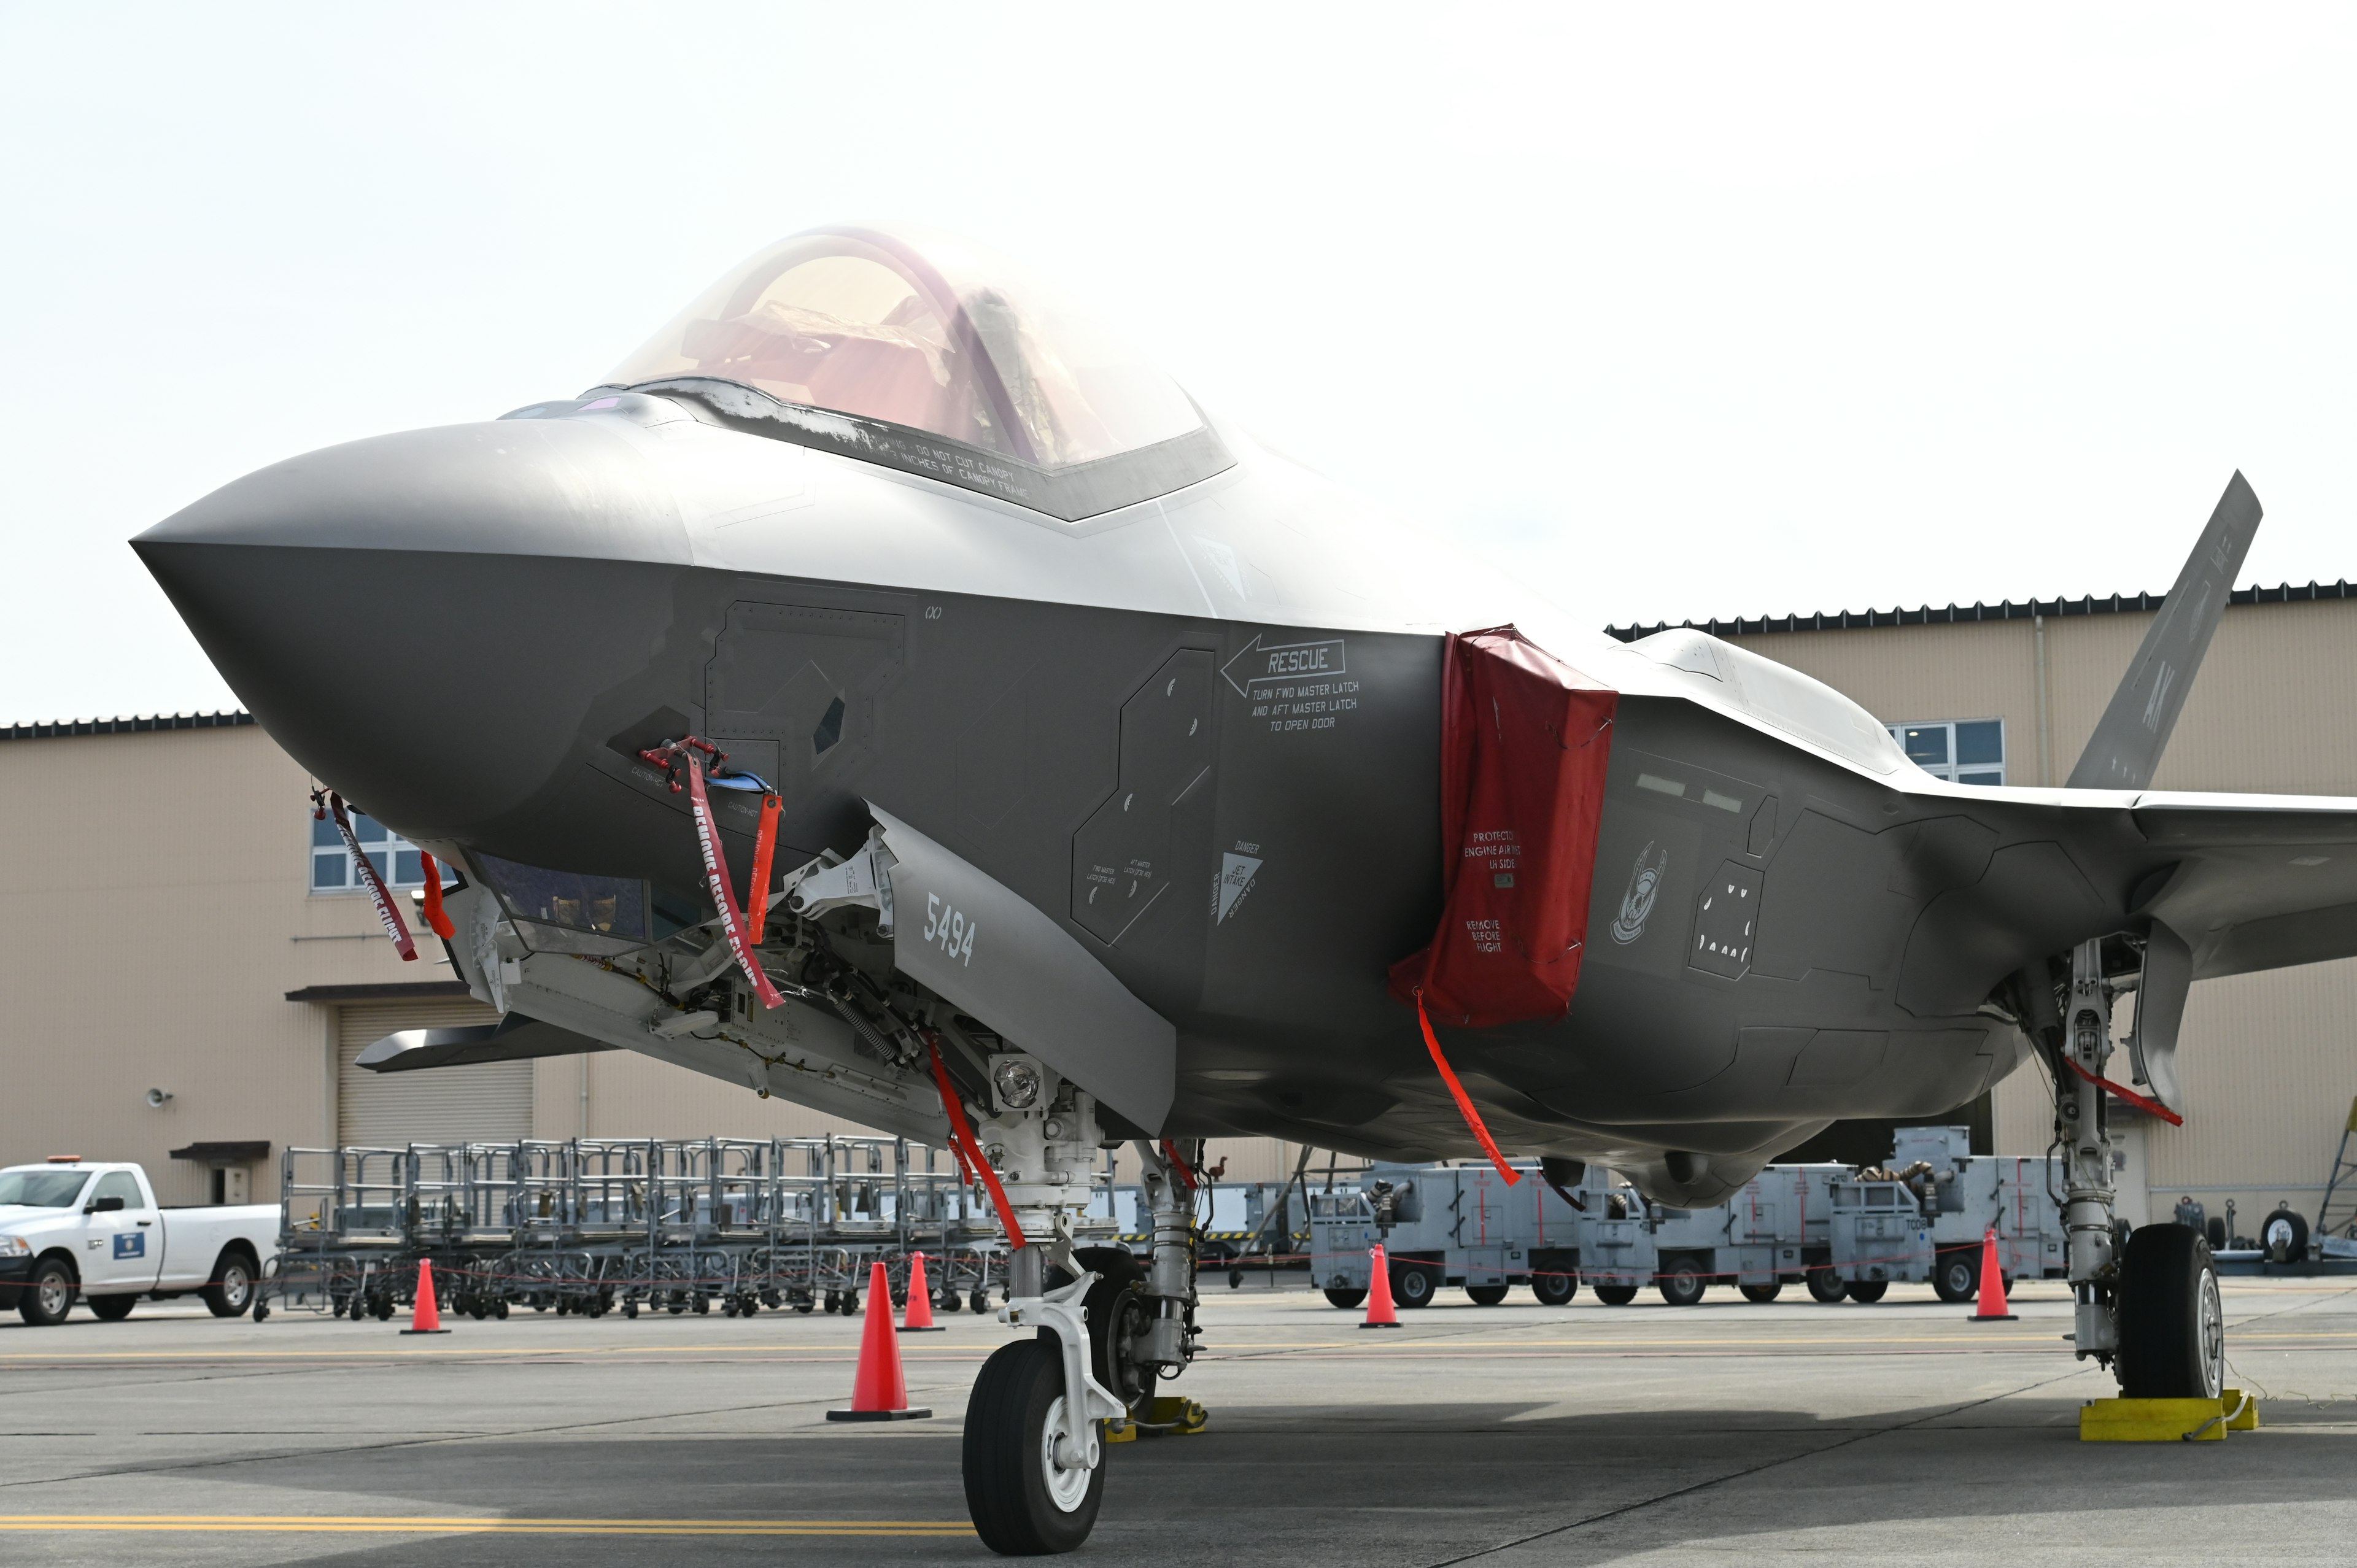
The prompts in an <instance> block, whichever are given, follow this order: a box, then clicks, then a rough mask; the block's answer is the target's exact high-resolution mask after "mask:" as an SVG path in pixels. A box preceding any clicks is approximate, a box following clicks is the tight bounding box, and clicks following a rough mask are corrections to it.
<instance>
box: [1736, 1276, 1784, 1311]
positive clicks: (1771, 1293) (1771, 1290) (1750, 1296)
mask: <svg viewBox="0 0 2357 1568" xmlns="http://www.w3.org/2000/svg"><path fill="white" fill-rule="evenodd" d="M1735 1288H1736V1289H1737V1290H1739V1291H1741V1292H1742V1293H1743V1299H1744V1300H1746V1301H1753V1302H1758V1303H1759V1304H1760V1305H1762V1306H1765V1305H1768V1304H1769V1303H1770V1302H1771V1301H1774V1300H1775V1299H1776V1298H1777V1297H1778V1296H1780V1295H1781V1294H1783V1293H1784V1282H1783V1281H1782V1280H1770V1281H1769V1282H1768V1283H1766V1284H1764V1285H1737V1286H1736V1287H1735Z"/></svg>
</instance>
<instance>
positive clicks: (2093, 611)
mask: <svg viewBox="0 0 2357 1568" xmlns="http://www.w3.org/2000/svg"><path fill="white" fill-rule="evenodd" d="M2167 597H2169V596H2168V595H2167V594H2114V595H2112V596H2110V597H2109V598H2097V597H2095V596H2093V595H2089V596H2086V597H2084V598H2077V599H2028V600H2024V601H2021V602H2019V603H2016V602H2015V601H2014V600H2012V599H2007V600H2005V601H2003V602H2002V603H1999V604H1994V605H1985V604H1980V603H1977V602H1976V603H1974V604H1969V605H1949V606H1947V607H1944V608H1943V607H1940V606H1937V605H1922V606H1919V607H1916V608H1914V609H1889V610H1817V611H1814V612H1813V613H1811V614H1809V615H1786V616H1762V617H1760V618H1757V619H1752V618H1744V617H1738V618H1735V619H1733V620H1687V621H1677V622H1671V621H1662V622H1659V623H1657V624H1655V625H1652V626H1636V625H1631V626H1608V627H1606V628H1604V633H1605V635H1606V636H1607V637H1617V638H1619V639H1620V640H1621V641H1623V642H1634V641H1636V640H1637V639H1639V638H1641V637H1651V636H1652V634H1653V633H1655V632H1657V631H1668V630H1670V629H1671V628H1673V626H1675V627H1677V628H1684V629H1688V630H1694V631H1706V632H1708V633H1710V635H1711V636H1713V637H1757V636H1759V635H1760V634H1761V633H1763V632H1770V631H1846V630H1848V629H1850V628H1858V627H1876V626H1950V625H1954V624H1956V623H1958V622H1963V621H1980V620H2028V619H2029V618H2032V617H2033V616H2054V617H2058V618H2059V617H2063V616H2112V615H2137V614H2143V613H2148V612H2150V611H2153V610H2157V609H2158V608H2160V605H2161V601H2162V600H2163V599H2166V598H2167ZM2352 598H2357V586H2352V585H2351V584H2350V583H2349V582H2347V581H2346V580H2345V579H2344V580H2343V581H2341V582H2337V583H2309V584H2308V585H2305V586H2303V585H2300V584H2298V583H2282V584H2278V585H2276V586H2275V587H2272V588H2263V587H2259V586H2256V585H2254V586H2251V587H2248V588H2236V589H2235V590H2234V591H2233V594H2232V595H2230V596H2228V599H2227V602H2228V603H2229V604H2236V605H2285V604H2299V603H2304V602H2306V601H2308V600H2311V599H2352Z"/></svg>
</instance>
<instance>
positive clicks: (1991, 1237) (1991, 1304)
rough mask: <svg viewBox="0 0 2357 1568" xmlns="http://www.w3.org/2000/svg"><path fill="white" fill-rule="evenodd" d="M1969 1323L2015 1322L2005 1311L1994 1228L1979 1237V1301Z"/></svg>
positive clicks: (2002, 1279) (2002, 1271)
mask: <svg viewBox="0 0 2357 1568" xmlns="http://www.w3.org/2000/svg"><path fill="white" fill-rule="evenodd" d="M1971 1321H1972V1322H1975V1323H2011V1322H2013V1321H2015V1319H2014V1316H2013V1314H2012V1313H2010V1312H2007V1310H2006V1309H2005V1271H2004V1270H2003V1269H2001V1268H1999V1267H1998V1266H1997V1261H1996V1230H1995V1229H1994V1228H1992V1229H1990V1230H1988V1231H1987V1232H1986V1234H1984V1235H1983V1236H1982V1237H1981V1299H1980V1302H1979V1304H1978V1305H1975V1307H1974V1308H1973V1311H1972V1317H1971Z"/></svg>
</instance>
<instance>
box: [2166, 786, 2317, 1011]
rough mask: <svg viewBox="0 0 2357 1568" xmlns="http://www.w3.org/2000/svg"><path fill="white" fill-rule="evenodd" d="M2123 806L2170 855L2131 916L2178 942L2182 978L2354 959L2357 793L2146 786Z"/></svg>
mask: <svg viewBox="0 0 2357 1568" xmlns="http://www.w3.org/2000/svg"><path fill="white" fill-rule="evenodd" d="M2130 814H2131V815H2132V816H2133V817H2134V819H2135V822H2136V828H2137V830H2138V831H2139V832H2141V833H2142V834H2143V837H2144V839H2145V842H2146V843H2147V844H2149V845H2151V846H2152V847H2153V848H2154V849H2156V850H2161V851H2164V852H2167V853H2169V854H2172V855H2174V856H2176V863H2175V865H2174V866H2173V867H2170V868H2168V869H2166V870H2164V871H2161V872H2158V873H2156V874H2154V875H2153V876H2152V877H2151V878H2148V879H2147V887H2145V888H2140V889H2138V896H2137V897H2136V899H2135V902H2136V905H2137V906H2138V908H2137V912H2138V913H2140V914H2148V915H2150V916H2151V917H2152V918H2155V919H2157V920H2159V921H2161V922H2162V923H2163V924H2165V925H2167V926H2168V927H2169V929H2171V930H2173V931H2175V932H2176V933H2177V934H2178V935H2179V936H2180V937H2181V938H2183V939H2184V940H2185V942H2186V944H2187V946H2188V947H2190V949H2191V952H2192V978H2194V979H2196V980H2210V979H2215V978H2216V977H2218V976H2220V975H2227V974H2245V973H2248V972H2252V971H2254V970H2262V969H2282V968H2285V967H2287V966H2289V965H2292V964H2299V963H2316V962H2319V961H2322V960H2325V959H2334V958H2352V957H2357V799H2349V798H2345V797H2336V796H2324V795H2317V796H2307V795H2196V794H2173V793H2171V794H2163V793H2154V792H2149V791H2147V792H2146V793H2143V794H2141V795H2138V796H2137V797H2136V801H2135V804H2134V805H2133V806H2132V807H2131V809H2130Z"/></svg>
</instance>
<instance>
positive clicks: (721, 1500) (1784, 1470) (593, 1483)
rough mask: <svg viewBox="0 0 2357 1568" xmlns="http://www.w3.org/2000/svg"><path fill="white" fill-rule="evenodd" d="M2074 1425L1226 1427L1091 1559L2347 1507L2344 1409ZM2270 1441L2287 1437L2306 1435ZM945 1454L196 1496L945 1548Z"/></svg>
mask: <svg viewBox="0 0 2357 1568" xmlns="http://www.w3.org/2000/svg"><path fill="white" fill-rule="evenodd" d="M2295 1408H2296V1409H2297V1408H2298V1407H2295ZM2077 1411H2078V1402H2077V1401H2076V1400H2075V1399H2071V1398H2018V1399H2008V1400H2005V1401H2002V1402H1997V1403H1993V1404H1989V1405H1984V1406H1979V1407H1976V1408H1971V1409H1964V1410H1961V1411H1960V1410H1958V1408H1957V1406H1956V1405H1955V1404H1951V1403H1941V1404H1928V1405H1923V1406H1921V1407H1917V1408H1910V1409H1904V1410H1898V1411H1887V1412H1877V1413H1875V1414H1872V1415H1869V1416H1858V1417H1848V1418H1840V1419H1825V1418H1823V1417H1820V1416H1818V1415H1816V1414H1813V1413H1811V1412H1802V1411H1779V1410H1763V1409H1756V1408H1754V1409H1745V1408H1723V1409H1703V1410H1695V1409H1680V1410H1657V1411H1625V1412H1606V1413H1597V1414H1583V1413H1566V1412H1563V1411H1562V1410H1561V1408H1560V1404H1559V1402H1432V1403H1416V1404H1398V1405H1322V1406H1321V1405H1286V1406H1265V1407H1261V1406H1252V1405H1244V1404H1233V1403H1232V1404H1230V1405H1228V1406H1226V1407H1224V1408H1222V1409H1221V1410H1218V1411H1215V1412H1214V1415H1213V1420H1214V1423H1215V1424H1214V1429H1213V1431H1212V1432H1211V1433H1208V1434H1204V1435H1203V1436H1200V1437H1195V1438H1162V1439H1157V1440H1149V1441H1146V1442H1142V1443H1140V1444H1136V1445H1135V1446H1134V1447H1129V1446H1125V1447H1122V1448H1119V1449H1116V1450H1114V1455H1113V1460H1112V1464H1113V1468H1112V1470H1111V1472H1110V1474H1109V1476H1108V1480H1107V1488H1108V1489H1107V1495H1106V1502H1105V1509H1104V1514H1103V1519H1102V1520H1101V1522H1100V1524H1099V1526H1098V1530H1097V1534H1096V1537H1095V1540H1094V1541H1093V1542H1092V1551H1096V1552H1108V1553H1120V1552H1132V1551H1135V1550H1143V1549H1145V1548H1146V1547H1148V1546H1149V1545H1150V1544H1151V1543H1153V1542H1157V1541H1159V1542H1161V1543H1163V1544H1164V1545H1165V1546H1167V1545H1168V1543H1169V1542H1171V1541H1173V1540H1174V1539H1179V1538H1183V1539H1184V1540H1186V1541H1189V1543H1190V1544H1189V1558H1190V1560H1192V1561H1195V1562H1223V1561H1237V1562H1243V1561H1254V1560H1259V1561H1275V1560H1279V1558H1278V1557H1275V1556H1270V1555H1268V1554H1270V1553H1277V1554H1280V1555H1281V1560H1283V1561H1285V1562H1286V1563H1289V1564H1311V1563H1336V1564H1343V1563H1349V1564H1354V1565H1365V1564H1386V1563H1434V1562H1439V1561H1443V1560H1446V1559H1448V1558H1449V1557H1452V1556H1455V1555H1458V1554H1461V1553H1463V1552H1471V1551H1479V1550H1481V1549H1483V1548H1488V1547H1497V1546H1501V1545H1504V1544H1506V1543H1509V1542H1512V1541H1523V1540H1527V1539H1529V1538H1532V1537H1543V1542H1534V1546H1541V1545H1543V1548H1544V1552H1545V1554H1546V1559H1547V1561H1549V1562H1550V1563H1605V1562H1609V1561H1611V1560H1613V1559H1615V1558H1618V1557H1621V1556H1625V1555H1628V1554H1630V1553H1631V1552H1638V1551H1654V1550H1675V1549H1677V1548H1678V1547H1679V1546H1681V1545H1682V1544H1697V1545H1698V1544H1699V1543H1701V1542H1703V1541H1721V1542H1724V1541H1726V1540H1727V1538H1728V1537H1730V1536H1733V1537H1740V1536H1745V1535H1749V1534H1753V1533H1756V1532H1760V1531H1764V1530H1823V1529H1828V1528H1840V1527H1848V1526H1878V1525H1897V1524H1901V1523H1906V1524H1912V1525H1920V1524H1921V1523H1922V1522H1923V1521H1924V1520H1927V1519H1936V1518H1941V1517H1945V1516H1948V1515H1972V1516H1979V1517H1984V1518H1986V1517H1990V1516H2002V1515H2005V1514H2008V1513H2015V1512H2018V1511H2019V1510H2020V1509H2021V1506H2022V1505H2021V1499H2022V1498H2041V1497H2045V1496H2047V1495H2048V1493H2047V1492H2045V1491H2044V1490H2042V1489H2041V1488H2042V1487H2050V1484H2051V1483H2052V1481H2053V1480H2054V1478H2055V1477H2056V1476H2057V1475H2058V1474H2061V1473H2062V1472H2061V1469H2060V1466H2063V1465H2064V1464H2066V1463H2068V1464H2070V1465H2072V1466H2074V1468H2073V1469H2072V1472H2071V1473H2072V1474H2073V1475H2074V1476H2075V1477H2079V1478H2080V1479H2081V1480H2082V1481H2083V1482H2084V1483H2085V1484H2083V1485H2080V1486H2074V1487H2072V1489H2071V1498H2072V1506H2074V1507H2083V1508H2085V1509H2093V1510H2098V1511H2101V1510H2115V1509H2129V1510H2142V1509H2152V1508H2155V1507H2167V1506H2182V1505H2184V1504H2185V1503H2187V1502H2188V1501H2189V1500H2190V1499H2191V1498H2196V1497H2200V1496H2209V1497H2232V1498H2233V1499H2234V1500H2235V1501H2237V1502H2242V1503H2266V1504H2268V1505H2271V1506H2275V1507H2292V1508H2297V1507H2298V1506H2299V1505H2301V1504H2304V1503H2345V1502H2346V1501H2348V1499H2349V1498H2350V1488H2349V1483H2348V1477H2349V1476H2350V1475H2352V1474H2353V1473H2357V1407H2350V1406H2342V1407H2340V1408H2339V1409H2337V1410H2334V1409H2330V1408H2328V1409H2326V1410H2322V1411H2317V1410H2302V1411H2300V1414H2301V1415H2303V1416H2305V1418H2306V1421H2305V1423H2306V1424H2309V1425H2310V1426H2311V1427H2313V1428H2318V1429H2315V1430H2311V1431H2309V1432H2308V1433H2304V1434H2300V1435H2299V1436H2298V1437H2297V1438H2296V1439H2292V1440H2290V1441H2270V1439H2269V1437H2268V1435H2267V1434H2265V1433H2262V1434H2257V1435H2255V1436H2247V1437H2246V1436H2243V1435H2240V1434H2238V1435H2237V1436H2236V1437H2235V1438H2234V1439H2233V1440H2232V1441H2230V1442H2229V1443H2227V1444H2221V1445H2217V1446H2209V1445H2203V1446H2201V1447H2198V1448H2197V1447H2194V1446H2192V1445H2189V1444H2151V1445H2144V1444H2135V1445H2126V1444H2123V1445H2109V1444H2107V1445H2104V1446H2102V1447H2100V1448H2083V1447H2082V1446H2081V1445H2080V1444H2079V1443H2078V1441H2077ZM2286 1414H2287V1421H2286V1423H2284V1424H2287V1425H2289V1424H2299V1423H2300V1421H2299V1420H2298V1417H2295V1416H2293V1415H2292V1413H2291V1412H2286ZM2319 1423H2332V1424H2331V1425H2330V1426H2329V1427H2326V1426H2320V1425H2319ZM2343 1423H2345V1424H2343ZM958 1447H959V1433H958V1427H957V1424H956V1423H955V1422H954V1420H943V1421H939V1422H935V1423H930V1424H928V1425H926V1426H923V1427H917V1428H910V1427H899V1428H894V1429H889V1430H884V1431H877V1432H874V1433H861V1434H856V1435H853V1436H851V1437H849V1438H845V1437H844V1436H842V1434H841V1431H840V1429H835V1431H834V1432H832V1433H829V1432H826V1431H823V1430H813V1432H812V1433H810V1434H793V1435H782V1436H781V1435H777V1434H764V1435H759V1436H751V1435H748V1436H746V1437H741V1438H740V1437H731V1436H727V1435H726V1434H711V1433H709V1432H699V1433H697V1434H694V1435H669V1434H649V1433H636V1434H624V1433H619V1432H618V1433H616V1434H614V1435H612V1436H610V1437H606V1436H594V1435H593V1436H576V1437H570V1438H565V1439H563V1440H556V1441H550V1440H546V1439H539V1438H534V1439H528V1440H504V1439H499V1438H487V1439H481V1440H472V1441H463V1442H454V1443H449V1444H438V1443H437V1444H422V1445H420V1446H417V1447H413V1448H405V1449H403V1450H400V1451H398V1452H397V1453H387V1452H386V1451H384V1450H382V1449H378V1450H372V1451H369V1450H361V1451H354V1452H350V1453H346V1454H322V1455H316V1456H303V1457H294V1458H278V1459H262V1460H255V1461H252V1462H249V1463H244V1464H231V1465H226V1466H220V1465H217V1466H208V1470H209V1473H210V1474H212V1475H215V1476H219V1477H221V1478H222V1479H224V1480H227V1481H231V1482H233V1483H234V1482H245V1481H250V1482H253V1483H258V1484H262V1485H266V1486H269V1487H275V1488H283V1489H298V1490H316V1491H317V1492H320V1493H323V1494H333V1495H334V1496H335V1497H336V1498H337V1499H338V1500H337V1501H336V1503H335V1504H334V1505H333V1506H332V1509H328V1510H323V1511H334V1512H339V1513H356V1512H376V1511H382V1512H384V1513H449V1512H453V1511H459V1510H466V1509H491V1510H494V1511H496V1512H497V1513H499V1514H501V1515H504V1516H507V1517H511V1518H528V1517H532V1516H535V1515H537V1516H541V1517H570V1518H584V1517H589V1518H606V1517H616V1518H638V1519H651V1518H675V1519H714V1518H730V1517H762V1518H788V1519H863V1518H865V1519H899V1520H958V1519H963V1515H964V1501H963V1492H962V1489H961V1487H960V1483H959V1478H958ZM228 1506H234V1505H228ZM2041 1506H2042V1505H2041ZM2054 1506H2056V1507H2058V1508H2059V1507H2061V1504H2060V1503H2059V1502H2058V1503H2056V1504H2055V1505H2054ZM274 1511H285V1510H284V1509H277V1510H274ZM1247 1543H1249V1548H1250V1549H1249V1550H1246V1546H1247ZM318 1546H319V1551H318V1552H317V1553H316V1554H312V1555H307V1556H304V1557H301V1558H299V1559H291V1558H277V1559H275V1560H276V1561H282V1562H284V1561H294V1560H299V1561H306V1562H325V1561H334V1562H339V1563H346V1562H350V1563H371V1562H381V1563H412V1562H417V1563H425V1562H432V1563H453V1562H469V1563H471V1562H477V1561H481V1562H498V1563H503V1564H504V1563H541V1562H552V1563H553V1562H557V1561H560V1560H562V1561H564V1562H566V1563H605V1562H608V1561H611V1562H614V1563H638V1562H640V1561H643V1560H645V1559H646V1558H648V1557H649V1556H651V1555H653V1556H662V1557H672V1556H676V1555H679V1554H681V1553H683V1552H693V1554H694V1555H695V1556H696V1557H697V1558H698V1559H699V1560H701V1561H707V1562H715V1563H734V1562H740V1561H742V1562H754V1561H777V1560H780V1559H782V1558H786V1557H790V1556H791V1557H796V1558H799V1559H801V1560H803V1561H808V1562H822V1561H823V1562H829V1563H833V1562H962V1561H978V1560H982V1559H984V1558H986V1557H987V1553H986V1552H984V1551H983V1549H982V1548H981V1547H980V1546H979V1545H978V1544H976V1543H974V1542H973V1541H942V1542H935V1541H924V1540H910V1539H906V1538H901V1539H885V1540H871V1541H857V1540H841V1539H827V1538H821V1539H807V1538H805V1539H800V1540H795V1539H780V1538H766V1539H746V1540H725V1539H724V1540H715V1539H710V1538H688V1539H683V1538H676V1537H674V1538H669V1539H667V1540H657V1541H645V1540H641V1541H616V1540H611V1539H600V1538H597V1537H583V1536H571V1537H565V1536H544V1537H517V1536H506V1535H500V1536H491V1535H483V1536H473V1537H465V1538H459V1539H455V1540H454V1539H450V1538H443V1539H440V1540H426V1541H407V1542H402V1543H398V1544H393V1543H386V1544H383V1545H376V1544H371V1545H369V1546H366V1547H360V1546H356V1545H354V1544H352V1543H349V1542H346V1541H336V1542H333V1543H330V1542H328V1541H320V1542H319V1543H318ZM1231 1549H1232V1551H1231Z"/></svg>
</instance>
